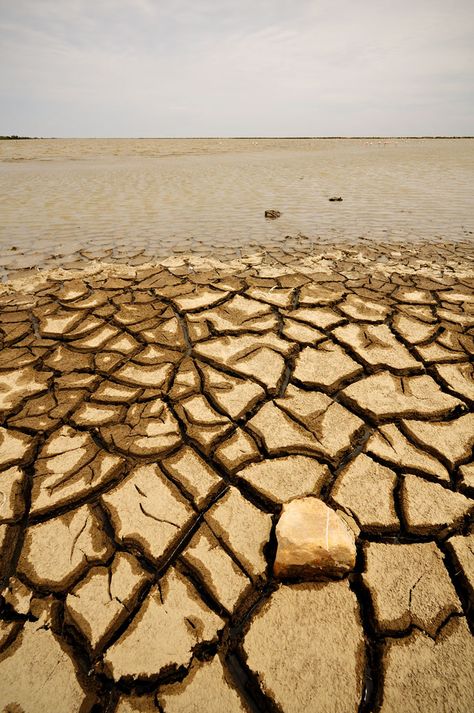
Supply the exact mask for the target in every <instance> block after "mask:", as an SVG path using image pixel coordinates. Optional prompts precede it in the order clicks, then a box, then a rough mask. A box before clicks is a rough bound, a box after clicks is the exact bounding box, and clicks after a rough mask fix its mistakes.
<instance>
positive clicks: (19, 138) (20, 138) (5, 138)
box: [0, 134, 33, 141]
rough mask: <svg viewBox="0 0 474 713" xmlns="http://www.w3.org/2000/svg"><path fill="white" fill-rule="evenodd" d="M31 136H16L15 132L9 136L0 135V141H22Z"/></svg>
mask: <svg viewBox="0 0 474 713" xmlns="http://www.w3.org/2000/svg"><path fill="white" fill-rule="evenodd" d="M32 138H33V137H32V136H16V134H12V135H11V136H0V141H24V140H25V139H32Z"/></svg>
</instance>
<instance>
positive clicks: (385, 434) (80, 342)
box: [0, 239, 474, 713]
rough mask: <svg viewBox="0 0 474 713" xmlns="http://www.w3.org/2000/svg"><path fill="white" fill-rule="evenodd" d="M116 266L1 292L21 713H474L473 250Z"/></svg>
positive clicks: (22, 282)
mask: <svg viewBox="0 0 474 713" xmlns="http://www.w3.org/2000/svg"><path fill="white" fill-rule="evenodd" d="M298 245H299V247H298ZM94 257H99V258H101V259H100V260H94ZM123 263H126V261H125V260H123V261H122V263H120V262H118V263H115V264H114V263H113V262H111V261H109V262H104V260H103V256H101V255H96V256H94V255H91V256H90V260H88V261H86V260H85V259H84V258H83V257H82V258H81V260H79V259H78V260H75V261H74V262H73V263H71V264H69V265H63V266H61V267H58V268H55V269H49V270H44V271H35V272H33V271H28V272H21V271H15V270H13V271H12V272H11V273H10V275H9V278H10V279H9V281H8V282H6V283H4V284H3V285H2V286H1V290H0V339H1V351H0V557H1V559H0V576H1V582H0V585H1V589H0V594H1V598H0V704H1V708H2V710H4V711H8V713H14V712H17V711H24V712H25V713H42V712H45V713H46V712H48V713H50V712H51V711H54V712H55V713H61V712H63V711H64V713H70V712H72V711H78V712H79V711H80V712H81V713H84V712H85V711H90V712H94V713H99V712H104V713H126V712H127V713H140V712H141V713H143V712H145V713H150V712H151V711H162V712H165V713H184V712H188V713H189V712H193V711H196V712H197V711H206V712H207V713H227V712H229V713H234V712H235V713H242V712H246V713H257V712H258V711H261V712H263V713H275V712H277V711H280V712H281V711H283V712H284V713H301V712H302V711H308V712H311V711H314V712H316V711H318V712H321V711H323V712H326V711H327V712H329V711H334V712H336V711H337V712H339V711H341V712H344V713H345V712H346V711H347V713H352V712H354V713H369V712H373V711H383V713H398V711H402V710H403V711H410V712H411V711H413V713H415V712H416V713H425V712H426V713H428V712H429V713H433V712H435V713H437V712H438V711H439V713H447V712H448V711H449V712H452V713H455V712H456V713H468V711H469V712H470V711H472V710H473V709H474V677H473V671H474V639H473V637H472V632H473V626H474V621H473V611H474V609H473V597H474V529H473V525H472V516H473V512H474V457H473V446H474V413H473V405H474V376H473V363H472V357H473V354H474V253H473V250H472V244H470V243H466V242H462V241H459V242H457V243H453V244H449V245H448V244H445V245H443V244H440V243H419V244H417V245H416V246H413V245H412V246H411V247H408V246H406V245H403V244H399V245H394V244H390V245H380V244H374V243H373V244H371V245H368V246H365V247H363V246H361V245H359V246H357V247H352V248H351V247H348V246H347V245H340V246H333V247H331V248H330V249H328V248H326V249H323V248H322V247H320V248H318V249H314V246H313V248H312V249H311V250H310V249H309V248H308V244H307V242H305V241H304V239H300V240H299V241H298V240H297V239H295V242H294V244H293V243H292V244H291V246H290V245H288V246H287V248H286V249H283V248H282V247H273V248H271V247H269V248H268V249H266V250H261V251H258V252H255V253H250V252H247V254H245V255H242V256H241V257H239V258H234V259H230V258H225V259H224V258H223V257H222V256H220V257H219V258H217V257H215V258H209V257H199V256H196V255H194V256H192V255H183V256H176V255H175V256H173V257H169V258H168V259H163V260H160V261H159V262H158V261H156V262H155V263H151V262H150V261H148V264H147V265H134V264H133V261H130V260H129V262H128V264H123ZM308 495H309V496H314V497H317V498H319V499H321V500H322V501H324V502H325V503H326V504H327V505H329V506H330V508H332V509H333V510H335V511H337V512H338V514H339V516H340V517H342V518H343V519H344V521H345V522H346V523H348V524H349V525H350V527H351V529H352V532H353V533H354V536H353V539H354V538H355V546H356V558H355V566H352V563H351V564H350V565H349V567H350V571H349V572H347V571H346V570H344V572H343V573H342V574H336V575H335V576H334V577H332V578H331V579H322V578H320V579H319V580H318V581H304V582H303V581H299V580H298V579H297V578H293V579H291V580H283V581H279V580H277V579H276V578H275V576H274V573H273V571H274V570H273V564H274V561H275V555H276V549H277V540H276V532H275V528H276V525H277V522H278V519H279V516H280V513H281V510H282V505H283V504H284V503H286V502H288V501H290V500H292V499H294V498H301V497H303V496H308Z"/></svg>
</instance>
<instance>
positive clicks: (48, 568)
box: [18, 505, 112, 592]
mask: <svg viewBox="0 0 474 713" xmlns="http://www.w3.org/2000/svg"><path fill="white" fill-rule="evenodd" d="M111 552H112V545H111V543H110V541H109V540H108V539H107V537H106V535H105V533H104V532H103V530H102V529H101V524H100V521H99V519H98V518H97V516H96V514H95V513H94V510H93V508H92V507H91V506H90V505H83V506H82V507H81V508H79V509H78V510H74V511H72V512H69V513H66V514H65V515H61V517H57V518H55V519H54V520H48V521H47V522H42V523H39V524H38V525H32V526H31V527H29V528H27V530H26V534H25V541H24V543H23V549H22V551H21V555H20V559H19V562H18V572H19V574H24V575H25V576H26V577H27V578H28V580H29V581H30V582H31V583H32V584H33V585H34V586H37V587H45V588H46V589H50V590H51V591H55V592H62V591H64V590H65V589H67V588H68V587H70V586H71V585H72V584H74V583H75V582H76V581H77V580H78V579H79V578H80V577H81V576H82V575H83V574H84V573H85V572H86V570H87V569H89V567H90V566H92V565H94V564H100V563H101V562H104V561H105V560H106V559H107V558H108V557H109V556H110V554H111Z"/></svg>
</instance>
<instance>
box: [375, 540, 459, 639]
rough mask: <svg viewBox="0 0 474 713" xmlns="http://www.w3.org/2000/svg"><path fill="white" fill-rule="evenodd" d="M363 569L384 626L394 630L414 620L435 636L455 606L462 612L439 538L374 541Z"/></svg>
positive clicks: (396, 630)
mask: <svg viewBox="0 0 474 713" xmlns="http://www.w3.org/2000/svg"><path fill="white" fill-rule="evenodd" d="M365 559H366V567H365V572H364V574H363V575H362V577H363V580H364V583H365V584H366V586H367V587H368V589H369V591H370V595H371V599H372V605H373V610H374V614H375V620H376V622H377V626H378V628H379V630H381V631H383V632H384V633H393V632H398V631H405V630H407V629H408V628H409V627H410V626H411V625H412V624H413V625H415V626H417V627H419V628H420V629H423V631H426V632H427V633H428V634H430V636H435V635H436V632H437V630H438V629H439V627H440V625H441V624H442V623H443V622H444V621H445V620H446V619H447V617H448V616H449V615H450V614H453V613H454V612H457V613H462V609H461V604H460V602H459V599H458V596H457V594H456V591H455V589H454V587H453V584H452V582H451V580H450V578H449V575H448V572H447V571H446V568H445V566H444V557H443V554H442V553H441V552H440V550H439V549H438V548H437V546H436V545H435V543H434V542H424V543H420V544H410V545H401V544H393V545H392V544H382V543H378V542H369V543H367V545H366V550H365Z"/></svg>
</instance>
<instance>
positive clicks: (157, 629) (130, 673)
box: [104, 569, 224, 681]
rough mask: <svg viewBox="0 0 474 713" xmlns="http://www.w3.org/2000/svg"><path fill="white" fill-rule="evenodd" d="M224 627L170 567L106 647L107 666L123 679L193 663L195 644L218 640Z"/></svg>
mask: <svg viewBox="0 0 474 713" xmlns="http://www.w3.org/2000/svg"><path fill="white" fill-rule="evenodd" d="M223 625H224V622H223V621H222V619H220V617H218V616H217V615H216V614H214V613H213V612H212V611H210V609H208V608H207V607H206V606H205V604H204V603H203V602H202V601H201V600H200V598H199V597H198V595H197V592H196V590H195V589H194V587H193V586H192V585H191V584H190V583H189V582H188V581H187V580H186V579H185V578H184V577H183V576H182V575H180V574H179V573H178V572H176V570H174V569H171V570H169V571H168V573H167V574H166V575H165V576H164V577H163V578H162V579H161V580H160V582H159V585H157V586H155V587H153V589H152V590H151V591H150V593H149V595H148V597H147V598H146V599H145V601H144V603H143V605H142V607H141V609H140V610H139V612H138V614H137V615H136V616H135V618H134V619H133V622H132V623H131V624H130V625H129V627H128V628H127V630H126V631H125V632H124V633H123V634H122V636H121V637H120V638H119V639H118V640H117V641H116V642H115V643H114V644H112V646H111V647H110V648H109V649H108V650H107V651H106V653H105V655H104V663H105V667H106V670H107V671H108V673H109V675H110V676H112V678H113V679H114V681H119V680H120V679H122V678H125V679H132V680H133V679H136V678H140V679H146V678H149V677H151V676H156V675H158V674H159V673H160V672H161V671H163V670H164V669H169V668H170V667H173V668H178V667H179V666H189V663H190V662H191V659H192V656H193V649H194V647H195V646H196V645H197V644H199V643H201V642H205V641H209V642H210V641H213V640H215V638H216V635H217V631H218V629H220V628H222V627H223ZM170 632H172V636H170Z"/></svg>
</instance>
